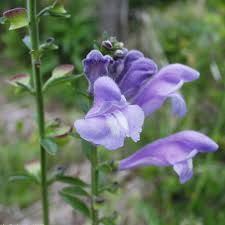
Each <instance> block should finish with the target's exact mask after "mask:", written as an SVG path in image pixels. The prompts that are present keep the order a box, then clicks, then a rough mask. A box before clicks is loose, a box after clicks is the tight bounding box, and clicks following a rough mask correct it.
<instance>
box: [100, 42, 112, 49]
mask: <svg viewBox="0 0 225 225" xmlns="http://www.w3.org/2000/svg"><path fill="white" fill-rule="evenodd" d="M102 47H104V48H106V49H108V50H111V49H112V48H113V45H112V43H111V41H109V40H106V41H103V42H102Z"/></svg>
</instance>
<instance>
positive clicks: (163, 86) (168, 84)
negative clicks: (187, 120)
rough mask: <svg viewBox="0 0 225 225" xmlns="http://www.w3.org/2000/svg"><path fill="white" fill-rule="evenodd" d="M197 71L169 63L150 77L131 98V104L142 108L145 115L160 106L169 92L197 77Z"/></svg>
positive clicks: (171, 92)
mask: <svg viewBox="0 0 225 225" xmlns="http://www.w3.org/2000/svg"><path fill="white" fill-rule="evenodd" d="M198 77H199V72H198V71H196V70H194V69H192V68H190V67H188V66H185V65H181V64H171V65H168V66H166V67H164V68H163V69H161V70H160V71H159V72H158V73H157V74H156V75H154V77H152V79H150V80H149V81H148V82H147V83H146V84H145V85H144V86H143V87H142V88H141V89H140V91H139V92H138V94H137V95H136V96H135V97H134V98H133V99H132V101H131V102H132V103H133V104H137V105H139V106H140V107H142V108H143V110H144V112H145V116H148V115H150V114H151V113H152V112H154V111H155V110H157V109H158V108H160V107H161V106H162V104H163V103H164V101H165V100H166V99H167V97H169V96H170V95H171V94H173V93H175V92H176V91H177V90H178V89H179V88H181V87H182V85H183V84H184V83H185V82H190V81H193V80H196V79H198Z"/></svg>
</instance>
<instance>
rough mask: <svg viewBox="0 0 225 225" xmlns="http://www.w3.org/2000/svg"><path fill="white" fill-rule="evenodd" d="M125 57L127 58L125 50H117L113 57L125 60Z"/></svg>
mask: <svg viewBox="0 0 225 225" xmlns="http://www.w3.org/2000/svg"><path fill="white" fill-rule="evenodd" d="M124 56H125V54H124V52H123V50H116V51H115V53H114V55H113V57H114V58H115V59H122V58H124Z"/></svg>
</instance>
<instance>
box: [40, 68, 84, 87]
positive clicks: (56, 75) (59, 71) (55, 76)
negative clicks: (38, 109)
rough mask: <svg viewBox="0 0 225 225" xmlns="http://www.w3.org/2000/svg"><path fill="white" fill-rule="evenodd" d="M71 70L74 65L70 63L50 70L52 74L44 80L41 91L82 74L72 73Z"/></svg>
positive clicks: (77, 77) (72, 79)
mask: <svg viewBox="0 0 225 225" xmlns="http://www.w3.org/2000/svg"><path fill="white" fill-rule="evenodd" d="M73 70H74V66H73V65H70V64H66V65H60V66H58V67H56V68H55V69H54V70H53V72H52V76H51V77H50V78H49V79H48V80H47V81H46V82H45V84H44V87H43V91H45V90H46V89H47V88H48V87H50V86H54V85H57V84H61V83H65V82H71V81H74V80H76V79H79V78H80V77H82V76H83V74H78V75H73V74H72V72H73Z"/></svg>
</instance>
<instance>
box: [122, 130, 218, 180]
mask: <svg viewBox="0 0 225 225" xmlns="http://www.w3.org/2000/svg"><path fill="white" fill-rule="evenodd" d="M217 149H218V145H217V144H216V143H215V142H214V141H213V140H211V139H210V138H209V137H207V136H205V135H204V134H201V133H199V132H195V131H182V132H179V133H176V134H173V135H170V136H168V137H166V138H162V139H159V140H157V141H154V142H153V143H151V144H148V145H146V146H145V147H143V148H142V149H140V150H139V151H137V152H136V153H134V154H132V155H131V156H129V157H128V158H126V159H123V160H121V161H120V165H119V169H120V170H125V169H130V168H134V167H140V166H148V165H154V166H173V168H174V170H175V172H176V173H177V174H178V175H179V177H180V182H181V183H184V182H186V181H187V180H189V179H190V178H191V176H192V158H193V157H194V156H195V155H197V154H198V153H199V152H200V153H203V152H214V151H216V150H217Z"/></svg>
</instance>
